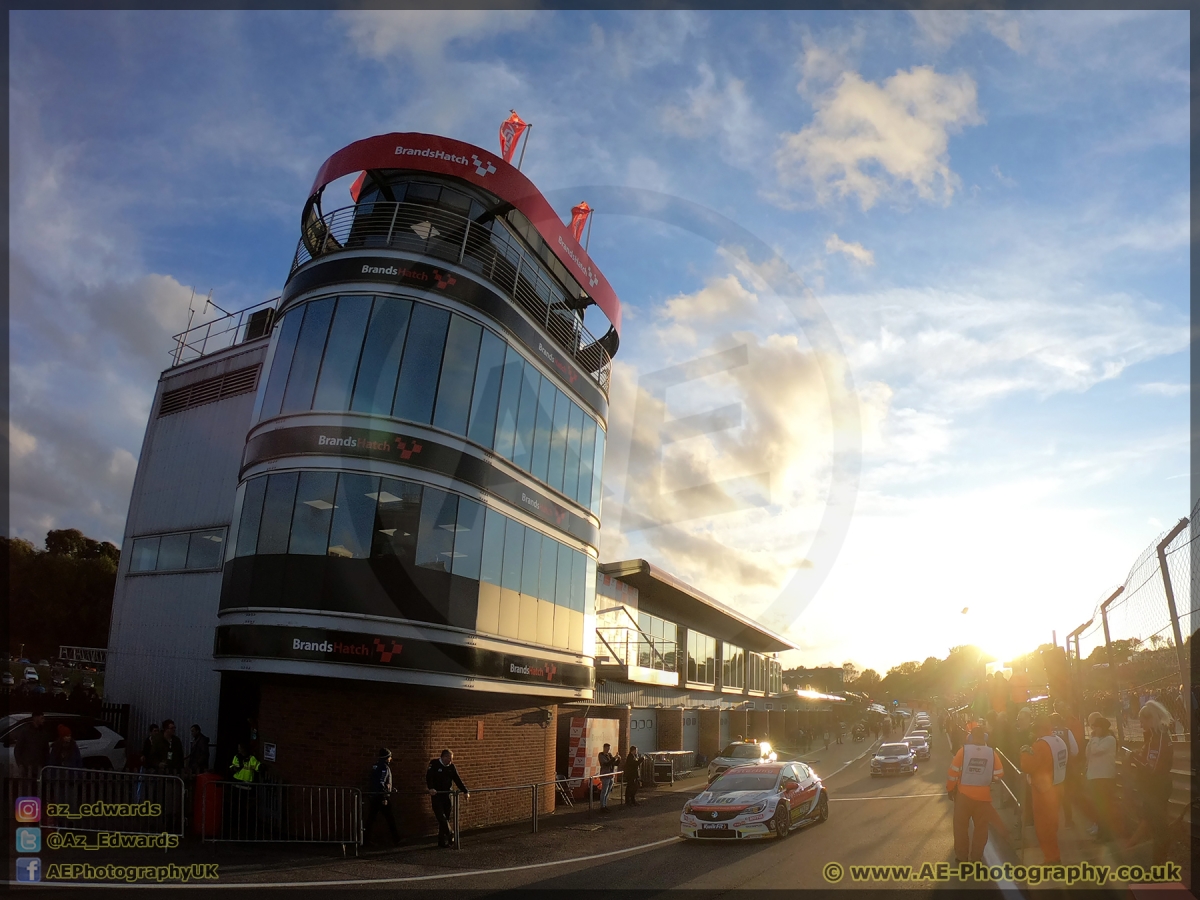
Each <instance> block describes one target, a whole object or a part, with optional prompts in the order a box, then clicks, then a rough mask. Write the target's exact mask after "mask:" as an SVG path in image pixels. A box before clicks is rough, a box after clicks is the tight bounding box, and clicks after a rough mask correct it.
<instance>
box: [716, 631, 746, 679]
mask: <svg viewBox="0 0 1200 900" xmlns="http://www.w3.org/2000/svg"><path fill="white" fill-rule="evenodd" d="M745 686H746V651H745V650H743V649H742V648H741V647H736V646H734V645H733V644H730V643H727V642H725V641H722V642H721V687H723V688H744V687H745Z"/></svg>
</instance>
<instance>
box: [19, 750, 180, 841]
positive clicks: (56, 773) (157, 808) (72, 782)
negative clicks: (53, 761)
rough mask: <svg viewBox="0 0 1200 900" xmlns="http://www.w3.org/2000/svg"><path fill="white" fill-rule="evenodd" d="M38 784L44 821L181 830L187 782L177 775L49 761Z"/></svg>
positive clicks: (74, 827) (81, 827) (91, 827)
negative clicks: (185, 783)
mask: <svg viewBox="0 0 1200 900" xmlns="http://www.w3.org/2000/svg"><path fill="white" fill-rule="evenodd" d="M37 784H38V797H39V798H41V801H42V812H43V818H42V823H43V824H44V825H54V826H57V827H59V828H67V829H70V830H71V831H116V832H121V833H124V834H162V833H163V832H167V833H169V834H177V835H180V836H182V835H183V832H184V822H185V817H184V785H183V779H182V778H181V777H179V776H178V775H157V774H146V773H142V772H110V771H103V770H99V769H68V768H65V767H62V766H46V767H45V768H44V769H42V771H41V774H40V775H39V776H38V782H37ZM52 810H62V812H53V811H52Z"/></svg>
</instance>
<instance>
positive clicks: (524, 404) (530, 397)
mask: <svg viewBox="0 0 1200 900" xmlns="http://www.w3.org/2000/svg"><path fill="white" fill-rule="evenodd" d="M541 386H542V373H541V372H539V371H538V370H537V368H536V367H535V366H533V365H530V364H529V363H526V364H525V375H524V377H523V378H522V379H521V406H520V411H519V412H518V413H517V430H516V435H515V437H514V439H513V455H512V461H513V463H514V464H515V465H518V466H520V467H521V468H522V469H524V470H525V471H526V472H528V471H529V466H530V463H531V462H532V460H533V425H534V420H535V419H536V418H537V407H538V391H539V390H540V389H541Z"/></svg>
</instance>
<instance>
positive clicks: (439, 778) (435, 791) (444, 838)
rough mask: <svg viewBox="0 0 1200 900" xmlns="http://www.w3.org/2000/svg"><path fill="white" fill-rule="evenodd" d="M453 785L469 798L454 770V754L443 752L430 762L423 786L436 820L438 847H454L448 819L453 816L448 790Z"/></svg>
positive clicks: (456, 771) (468, 792) (469, 794)
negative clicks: (426, 791) (426, 789)
mask: <svg viewBox="0 0 1200 900" xmlns="http://www.w3.org/2000/svg"><path fill="white" fill-rule="evenodd" d="M455 785H457V786H458V789H459V790H460V791H462V792H463V793H464V794H466V795H467V796H468V797H470V796H471V792H470V791H468V790H467V786H466V785H465V784H463V783H462V779H461V778H459V777H458V769H456V768H454V754H453V753H452V752H450V751H449V750H443V751H442V753H441V755H440V756H439V757H438V758H437V759H434V760H430V762H429V769H428V770H427V771H426V772H425V786H426V787H427V788H429V798H430V801H431V802H432V804H433V814H434V815H435V816H437V820H438V846H439V847H453V846H454V833H453V832H452V831H451V830H450V819H451V817H452V816H453V815H454V806H453V801H452V800H451V798H450V789H451V787H453V786H455Z"/></svg>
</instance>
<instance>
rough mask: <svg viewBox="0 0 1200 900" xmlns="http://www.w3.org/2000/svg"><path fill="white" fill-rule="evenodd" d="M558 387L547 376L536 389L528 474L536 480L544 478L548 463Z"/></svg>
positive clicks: (543, 479)
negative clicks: (535, 411) (536, 405)
mask: <svg viewBox="0 0 1200 900" xmlns="http://www.w3.org/2000/svg"><path fill="white" fill-rule="evenodd" d="M557 393H558V389H557V388H556V387H555V386H554V382H552V381H551V380H550V379H549V378H543V379H542V387H541V390H539V391H538V409H537V420H536V422H535V423H534V427H533V463H532V465H531V466H530V469H529V471H530V474H532V475H533V477H534V478H536V479H537V480H538V481H545V480H546V468H547V467H548V466H549V464H550V429H551V427H552V426H553V424H554V396H555V394H557Z"/></svg>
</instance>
